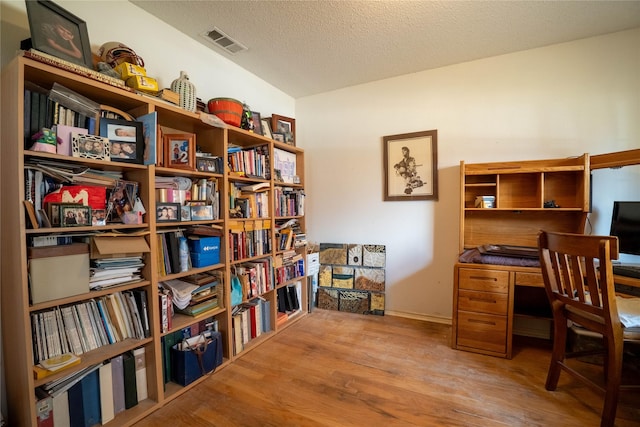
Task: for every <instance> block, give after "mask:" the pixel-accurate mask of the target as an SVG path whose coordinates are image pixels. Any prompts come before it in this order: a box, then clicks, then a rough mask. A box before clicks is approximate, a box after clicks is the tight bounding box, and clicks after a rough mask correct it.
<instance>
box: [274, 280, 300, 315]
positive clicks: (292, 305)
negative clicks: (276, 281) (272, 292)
mask: <svg viewBox="0 0 640 427" xmlns="http://www.w3.org/2000/svg"><path fill="white" fill-rule="evenodd" d="M301 286H302V285H301V284H300V282H297V283H293V284H290V285H287V286H283V287H281V288H278V290H277V291H276V296H277V297H278V313H285V314H287V315H289V316H291V315H292V314H294V313H295V312H297V311H299V310H300V299H301V295H300V293H301V292H302V288H301Z"/></svg>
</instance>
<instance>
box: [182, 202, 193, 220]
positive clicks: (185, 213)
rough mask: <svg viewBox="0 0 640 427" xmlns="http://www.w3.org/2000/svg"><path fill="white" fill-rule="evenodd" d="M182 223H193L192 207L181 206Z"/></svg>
mask: <svg viewBox="0 0 640 427" xmlns="http://www.w3.org/2000/svg"><path fill="white" fill-rule="evenodd" d="M180 221H191V206H186V205H185V206H180Z"/></svg>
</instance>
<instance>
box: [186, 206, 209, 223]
mask: <svg viewBox="0 0 640 427" xmlns="http://www.w3.org/2000/svg"><path fill="white" fill-rule="evenodd" d="M208 219H213V206H211V205H196V206H193V205H192V206H191V220H192V221H203V220H208Z"/></svg>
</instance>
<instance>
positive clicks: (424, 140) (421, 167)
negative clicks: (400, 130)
mask: <svg viewBox="0 0 640 427" xmlns="http://www.w3.org/2000/svg"><path fill="white" fill-rule="evenodd" d="M437 142H438V131H437V130H428V131H424V132H413V133H405V134H400V135H389V136H385V137H383V145H384V146H383V151H384V175H385V188H384V200H385V201H399V200H438V158H437V153H438V150H437Z"/></svg>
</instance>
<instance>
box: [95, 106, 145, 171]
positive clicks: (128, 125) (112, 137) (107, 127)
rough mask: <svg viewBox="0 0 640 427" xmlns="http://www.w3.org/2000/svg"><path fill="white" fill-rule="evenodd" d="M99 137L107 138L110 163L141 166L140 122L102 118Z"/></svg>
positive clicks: (142, 150)
mask: <svg viewBox="0 0 640 427" xmlns="http://www.w3.org/2000/svg"><path fill="white" fill-rule="evenodd" d="M100 136H103V137H106V138H109V145H110V147H109V157H110V159H111V161H114V162H125V163H137V164H140V165H141V164H142V162H143V157H144V138H143V136H142V123H141V122H135V121H129V120H120V119H107V118H104V117H102V118H100Z"/></svg>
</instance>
